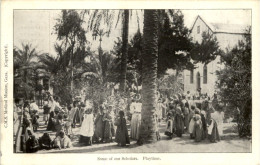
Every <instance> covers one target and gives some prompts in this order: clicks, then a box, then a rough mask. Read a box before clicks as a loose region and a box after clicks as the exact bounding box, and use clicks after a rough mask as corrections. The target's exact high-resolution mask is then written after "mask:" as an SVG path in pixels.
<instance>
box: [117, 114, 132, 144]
mask: <svg viewBox="0 0 260 165" xmlns="http://www.w3.org/2000/svg"><path fill="white" fill-rule="evenodd" d="M124 115H125V114H124V112H123V111H119V117H118V118H117V120H116V122H115V125H116V126H117V129H116V139H115V140H116V142H117V144H118V146H126V144H130V140H129V136H128V130H127V127H126V119H125V117H124Z"/></svg>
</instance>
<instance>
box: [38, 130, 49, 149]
mask: <svg viewBox="0 0 260 165" xmlns="http://www.w3.org/2000/svg"><path fill="white" fill-rule="evenodd" d="M51 142H52V140H51V137H50V135H49V134H48V133H44V134H43V135H42V137H40V138H39V144H40V149H47V150H49V149H51V148H52V145H51Z"/></svg>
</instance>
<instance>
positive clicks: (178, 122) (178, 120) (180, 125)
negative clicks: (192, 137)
mask: <svg viewBox="0 0 260 165" xmlns="http://www.w3.org/2000/svg"><path fill="white" fill-rule="evenodd" d="M175 126H176V135H177V136H178V137H182V134H183V131H184V121H183V116H182V112H181V109H180V108H177V109H176V116H175Z"/></svg>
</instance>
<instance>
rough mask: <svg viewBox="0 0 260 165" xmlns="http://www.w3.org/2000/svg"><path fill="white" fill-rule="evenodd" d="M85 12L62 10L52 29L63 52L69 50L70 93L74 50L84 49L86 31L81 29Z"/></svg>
mask: <svg viewBox="0 0 260 165" xmlns="http://www.w3.org/2000/svg"><path fill="white" fill-rule="evenodd" d="M85 14H86V11H80V12H78V11H76V10H62V12H61V16H60V18H58V19H57V23H56V25H55V26H54V29H55V31H56V33H57V38H58V40H60V41H62V44H63V45H64V49H65V50H67V49H68V50H70V56H69V57H70V62H69V65H70V72H71V80H70V81H71V91H72V92H73V77H74V75H73V72H74V71H73V70H74V58H75V57H74V56H75V51H76V50H75V49H77V48H79V47H84V46H85V44H86V42H87V39H86V35H85V33H86V31H85V29H84V28H83V26H82V25H83V23H84V16H85Z"/></svg>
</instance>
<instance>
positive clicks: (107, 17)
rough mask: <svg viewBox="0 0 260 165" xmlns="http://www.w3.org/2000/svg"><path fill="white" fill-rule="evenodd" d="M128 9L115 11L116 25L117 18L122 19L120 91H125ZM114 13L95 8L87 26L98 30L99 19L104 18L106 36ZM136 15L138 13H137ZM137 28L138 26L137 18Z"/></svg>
mask: <svg viewBox="0 0 260 165" xmlns="http://www.w3.org/2000/svg"><path fill="white" fill-rule="evenodd" d="M130 15H132V14H130V11H129V10H128V9H126V10H119V12H118V13H117V20H116V26H115V27H117V25H118V22H119V20H120V19H121V20H122V25H123V31H122V41H123V43H122V56H121V69H120V70H121V72H120V90H121V92H125V88H126V74H127V54H128V31H129V17H130ZM115 16H116V13H115V11H114V10H95V11H94V12H93V13H92V14H91V16H90V19H89V22H88V23H89V25H88V28H89V29H90V30H94V31H95V30H98V29H99V27H100V25H101V21H102V20H104V22H105V24H106V25H107V26H108V36H109V33H110V31H111V28H112V25H113V23H114V22H113V21H114V18H115ZM137 17H138V15H137ZM137 23H138V28H139V18H137Z"/></svg>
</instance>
